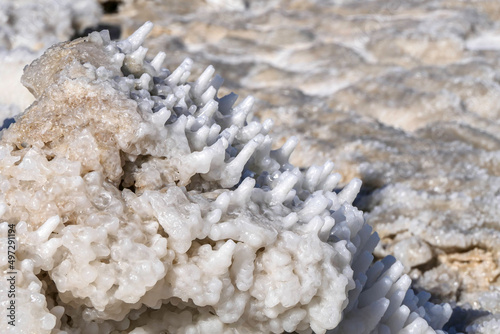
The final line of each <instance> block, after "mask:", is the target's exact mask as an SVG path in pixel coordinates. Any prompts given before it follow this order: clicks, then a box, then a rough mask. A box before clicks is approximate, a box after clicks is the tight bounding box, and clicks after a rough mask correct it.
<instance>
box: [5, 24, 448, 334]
mask: <svg viewBox="0 0 500 334" xmlns="http://www.w3.org/2000/svg"><path fill="white" fill-rule="evenodd" d="M151 29H152V24H151V23H146V24H145V25H144V26H142V27H141V28H140V29H139V30H138V31H136V32H135V33H134V34H133V35H132V36H130V37H129V38H128V39H126V40H124V41H121V42H112V41H110V39H109V34H108V33H107V32H106V31H104V32H101V33H97V32H96V33H92V34H90V35H89V36H88V37H86V38H82V39H78V40H75V41H72V42H67V43H62V44H58V45H55V46H53V47H52V48H50V49H49V50H48V51H47V52H46V53H45V54H44V55H43V56H42V57H41V58H39V59H37V60H36V61H34V62H33V63H32V64H31V65H30V66H29V67H28V68H27V69H26V70H25V74H24V76H23V84H24V85H25V86H26V87H27V88H28V89H29V90H30V91H31V92H32V94H33V95H34V96H35V98H36V101H35V103H33V104H32V105H31V106H30V107H29V108H28V109H27V110H26V111H25V113H24V114H23V115H22V116H21V117H20V119H19V120H18V121H17V122H16V123H15V124H13V125H11V126H10V128H9V129H8V130H4V131H3V132H2V133H1V134H2V139H1V142H0V217H1V221H2V222H3V223H2V224H0V231H1V238H2V240H1V241H0V248H1V249H0V266H1V270H2V277H1V279H0V295H1V296H5V295H6V290H7V289H8V287H7V281H6V277H5V276H6V273H7V271H8V267H7V258H6V254H7V248H6V247H7V246H6V245H7V242H6V237H7V230H8V226H7V225H8V224H16V235H17V242H18V244H17V246H18V250H17V261H16V269H17V271H18V274H17V288H16V289H17V291H16V293H17V296H16V303H17V307H18V309H17V320H16V327H15V328H14V327H9V326H7V323H6V322H5V321H1V322H0V326H1V327H0V328H1V331H2V333H13V332H16V333H110V332H112V331H114V330H123V331H126V332H129V333H135V334H139V333H160V332H162V331H167V332H169V333H256V332H260V333H268V332H272V333H281V332H284V331H287V332H293V331H296V332H298V333H310V332H311V330H312V331H314V332H315V333H325V332H326V331H327V330H331V331H329V332H330V333H435V332H441V331H440V330H438V329H439V328H442V326H443V325H444V323H445V322H446V321H447V320H448V318H449V316H450V314H451V308H450V306H449V305H447V304H444V305H434V304H432V303H429V302H428V299H429V295H428V294H427V293H420V294H418V295H414V293H413V291H412V290H411V289H409V286H410V283H411V280H410V278H409V277H408V276H407V275H404V274H403V270H404V267H403V265H402V264H401V263H400V262H397V261H395V259H394V258H392V257H386V258H384V259H383V260H381V261H378V262H376V263H375V264H373V265H372V260H373V256H372V252H373V250H374V248H375V246H376V245H377V243H378V236H377V235H376V234H375V233H372V230H371V227H370V226H369V225H367V224H366V223H365V221H364V219H363V216H362V212H361V211H359V210H358V209H356V208H355V207H353V206H352V202H353V200H354V198H355V197H356V194H357V193H358V191H359V188H360V181H359V180H357V179H355V180H353V181H351V182H350V183H349V184H348V185H347V186H346V187H345V188H344V189H343V190H342V191H340V192H334V191H333V189H334V188H335V187H336V185H337V183H338V181H339V180H340V175H338V174H335V173H334V174H332V171H333V164H332V163H326V164H325V165H323V166H312V167H310V168H309V169H307V170H305V171H301V170H299V169H298V168H296V167H294V166H293V165H291V164H290V163H289V162H288V157H289V156H290V154H291V152H292V151H293V148H294V147H295V145H296V139H294V138H291V139H290V140H289V141H288V142H287V143H285V144H284V146H283V147H281V148H279V149H277V150H272V149H271V145H272V139H271V137H270V136H269V131H270V129H271V126H272V122H271V121H269V120H268V121H265V122H263V123H259V122H258V121H255V120H253V119H252V116H251V114H250V111H251V107H252V98H246V99H244V100H243V101H242V102H241V103H240V104H238V105H236V106H233V104H234V102H235V101H236V95H234V94H230V95H227V96H224V97H222V98H218V97H216V95H217V90H218V88H219V87H220V85H221V84H222V79H221V78H220V77H218V76H215V77H213V74H214V68H213V67H211V66H210V67H208V68H207V69H206V71H205V72H204V73H203V74H202V75H201V76H200V77H199V78H198V79H197V80H196V81H195V82H189V83H188V82H187V80H188V77H189V75H190V72H189V71H190V67H191V64H192V61H191V60H190V59H186V60H185V61H184V62H183V63H182V64H181V65H180V66H179V67H178V68H177V69H176V70H175V71H173V72H169V71H168V70H166V69H163V68H161V65H162V62H163V60H164V59H165V57H166V55H165V54H163V53H160V54H158V55H157V56H156V57H155V58H154V59H153V60H152V61H150V62H148V61H145V56H146V52H147V49H145V48H143V47H142V46H141V44H142V42H143V41H144V39H145V37H146V35H147V34H148V33H149V31H151ZM8 302H9V301H8V300H5V298H3V297H2V299H1V303H0V304H1V306H0V307H1V309H2V314H1V317H2V319H5V316H6V315H5V310H6V305H7V303H8Z"/></svg>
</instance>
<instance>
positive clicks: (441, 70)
mask: <svg viewBox="0 0 500 334" xmlns="http://www.w3.org/2000/svg"><path fill="white" fill-rule="evenodd" d="M145 21H152V22H153V23H154V24H155V27H154V29H153V31H152V32H151V34H150V36H149V38H148V40H147V41H146V43H145V46H146V47H148V48H149V53H148V55H149V57H151V58H152V57H153V56H154V55H155V54H156V53H157V52H159V51H164V52H166V53H167V59H166V61H165V64H164V66H165V67H167V68H169V69H171V70H173V69H174V68H175V67H176V66H177V65H179V64H180V63H181V62H182V60H183V59H184V58H186V57H190V58H192V59H193V60H194V63H195V65H194V68H193V72H192V80H194V79H195V78H196V76H197V75H198V74H200V73H201V72H202V71H203V70H204V69H205V68H206V66H208V65H210V64H212V65H213V66H214V67H215V69H216V73H218V74H219V75H221V76H222V77H223V78H224V79H225V82H224V85H223V88H221V89H220V91H219V96H222V95H225V94H228V93H230V92H235V93H236V94H238V95H239V96H240V100H241V99H242V98H244V97H246V96H248V95H252V96H254V97H255V98H256V104H255V106H254V108H253V110H254V115H255V116H256V117H259V118H261V119H262V120H264V119H267V118H270V119H272V120H273V121H274V124H275V126H274V130H273V132H272V133H273V134H274V137H275V138H276V143H275V145H276V147H278V146H280V145H281V144H283V143H284V142H285V140H286V139H287V138H289V137H290V136H297V137H298V138H299V141H300V142H299V145H298V147H297V149H296V152H295V153H294V154H293V156H292V163H294V164H296V165H298V166H301V167H307V166H310V165H313V164H316V165H318V164H322V163H324V162H325V161H327V160H332V161H333V162H334V163H335V165H336V170H337V171H338V172H340V173H341V174H342V175H343V184H346V183H347V182H349V180H351V179H352V178H354V177H357V178H360V179H361V180H362V181H363V188H362V191H361V193H360V195H359V196H358V198H357V200H356V205H357V206H358V207H359V208H360V209H362V210H363V211H364V212H365V217H366V219H367V221H368V222H369V223H370V224H371V225H372V226H373V227H374V229H375V230H376V231H377V232H378V233H379V235H380V237H381V243H380V245H379V247H378V248H377V250H376V255H377V256H379V257H382V256H385V255H388V254H392V255H394V256H396V257H397V258H398V259H399V260H401V261H402V262H403V264H404V265H405V267H406V270H407V273H409V275H410V276H411V278H412V279H413V282H414V283H413V284H414V287H415V288H416V289H417V290H418V289H425V290H427V291H430V292H431V293H432V294H433V300H434V301H436V302H439V301H447V302H452V303H453V305H456V307H457V310H459V309H462V310H464V312H465V313H463V314H462V316H463V317H470V318H471V319H469V320H470V321H472V320H473V318H474V317H477V316H479V315H484V314H488V313H493V314H495V313H497V315H496V316H497V317H500V315H499V314H500V121H499V119H500V66H499V65H500V1H497V0H474V1H463V0H405V1H403V0H372V1H361V0H301V1H299V0H282V1H280V0H269V1H265V0H205V1H202V0H185V1H173V0H156V1H153V0H149V1H148V0H123V1H118V0H116V1H114V0H107V1H106V0H100V1H97V0H79V1H71V0H40V1H36V2H35V1H27V0H0V125H2V120H3V119H7V121H5V123H4V126H8V124H9V122H11V117H12V116H14V115H15V114H17V113H19V112H21V111H22V110H24V109H25V108H26V107H27V106H28V105H29V104H30V103H31V102H32V98H31V97H30V94H29V93H28V91H27V90H26V89H25V88H24V87H22V86H21V85H20V84H19V83H18V82H19V78H20V76H21V74H22V68H23V67H24V66H25V65H26V64H27V63H29V62H30V61H31V60H33V59H34V58H36V57H38V56H39V55H40V54H41V53H42V52H43V50H45V49H46V48H47V47H49V46H50V45H52V44H53V43H55V42H59V41H64V40H68V39H73V38H76V37H79V36H85V35H86V34H87V33H88V32H90V31H93V30H101V29H109V30H110V33H111V36H112V37H113V38H125V37H127V36H129V35H130V34H131V33H132V32H133V31H134V30H135V29H137V28H138V27H139V26H140V25H142V24H143V23H144V22H145ZM471 309H474V310H478V311H477V312H471V311H470V310H471ZM456 314H460V312H456ZM469 320H468V321H469ZM462 321H463V319H462ZM470 321H469V322H470ZM466 322H467V321H466ZM458 329H460V328H458Z"/></svg>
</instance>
